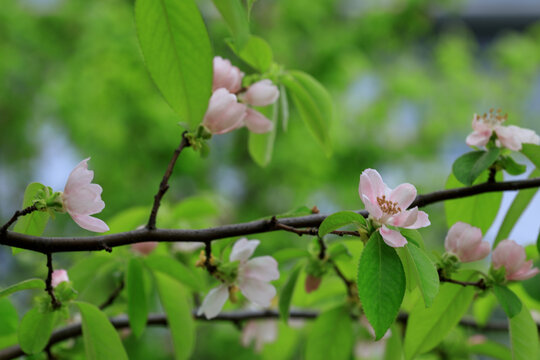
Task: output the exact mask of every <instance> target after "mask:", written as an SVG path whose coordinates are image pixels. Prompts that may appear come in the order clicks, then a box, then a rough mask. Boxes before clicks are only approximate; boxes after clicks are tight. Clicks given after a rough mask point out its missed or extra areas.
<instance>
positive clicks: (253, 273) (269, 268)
mask: <svg viewBox="0 0 540 360" xmlns="http://www.w3.org/2000/svg"><path fill="white" fill-rule="evenodd" d="M239 272H241V274H239V276H242V277H248V278H251V279H256V280H261V281H272V280H277V279H279V271H278V263H277V261H276V260H275V259H274V258H273V257H271V256H259V257H256V258H254V259H251V260H248V261H247V262H246V263H245V265H244V266H240V267H239Z"/></svg>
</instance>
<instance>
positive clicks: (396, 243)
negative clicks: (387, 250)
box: [379, 225, 407, 248]
mask: <svg viewBox="0 0 540 360" xmlns="http://www.w3.org/2000/svg"><path fill="white" fill-rule="evenodd" d="M379 232H380V233H381V236H382V238H383V240H384V242H385V243H386V245H388V246H391V247H394V248H396V247H403V246H405V245H406V244H407V239H405V237H404V236H403V235H401V233H400V232H399V231H395V230H391V229H389V228H387V227H386V225H383V226H382V227H381V228H380V229H379Z"/></svg>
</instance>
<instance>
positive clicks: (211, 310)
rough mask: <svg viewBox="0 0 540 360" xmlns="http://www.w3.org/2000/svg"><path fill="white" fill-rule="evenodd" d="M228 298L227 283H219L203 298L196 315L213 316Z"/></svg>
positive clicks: (209, 317)
mask: <svg viewBox="0 0 540 360" xmlns="http://www.w3.org/2000/svg"><path fill="white" fill-rule="evenodd" d="M228 298H229V288H228V286H227V285H225V284H221V285H219V286H218V287H217V288H213V289H212V290H210V291H209V292H208V294H207V295H206V297H205V298H204V300H203V303H202V305H201V307H200V308H199V310H198V311H197V315H201V314H204V316H205V317H206V318H207V319H212V318H215V317H216V316H217V315H218V314H219V312H220V311H221V309H222V308H223V305H225V302H226V301H227V299H228Z"/></svg>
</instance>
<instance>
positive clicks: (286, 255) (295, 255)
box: [272, 248, 309, 264]
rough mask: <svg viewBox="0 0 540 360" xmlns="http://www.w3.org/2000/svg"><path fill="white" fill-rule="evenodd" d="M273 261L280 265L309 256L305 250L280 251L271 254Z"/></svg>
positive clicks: (290, 249)
mask: <svg viewBox="0 0 540 360" xmlns="http://www.w3.org/2000/svg"><path fill="white" fill-rule="evenodd" d="M272 256H273V257H274V259H276V261H277V262H278V263H279V264H281V263H282V262H285V261H289V260H296V259H301V258H305V257H308V256H309V252H308V251H307V250H305V249H295V248H289V249H281V250H278V251H276V252H275V253H273V254H272Z"/></svg>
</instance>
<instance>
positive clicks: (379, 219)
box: [358, 169, 430, 247]
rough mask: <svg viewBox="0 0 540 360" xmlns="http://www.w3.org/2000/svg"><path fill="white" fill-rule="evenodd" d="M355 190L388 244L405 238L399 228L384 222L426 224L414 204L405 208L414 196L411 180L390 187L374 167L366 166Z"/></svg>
mask: <svg viewBox="0 0 540 360" xmlns="http://www.w3.org/2000/svg"><path fill="white" fill-rule="evenodd" d="M358 192H359V194H360V198H361V199H362V202H363V203H364V206H365V207H366V210H367V211H368V212H369V215H370V217H371V218H372V219H373V220H374V222H376V223H378V224H380V225H382V226H381V227H380V228H379V229H378V230H377V231H379V233H380V234H381V236H382V238H383V240H384V242H385V243H386V244H387V245H388V246H391V247H403V246H405V244H407V240H406V239H405V237H404V236H403V235H401V233H400V232H399V231H396V230H392V229H390V228H388V227H387V225H391V226H395V227H401V228H406V229H418V228H421V227H426V226H429V225H430V222H429V219H428V215H427V214H426V213H425V212H423V211H419V210H418V207H414V208H413V209H411V210H407V208H408V207H409V206H410V205H411V204H412V202H413V201H414V199H415V198H416V188H415V187H414V186H413V185H411V184H401V185H399V186H398V187H396V188H395V189H393V190H392V189H390V188H389V187H388V186H386V184H385V183H384V182H383V180H382V178H381V175H379V173H378V172H377V171H376V170H373V169H367V170H364V172H363V173H362V175H360V186H359V189H358Z"/></svg>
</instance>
